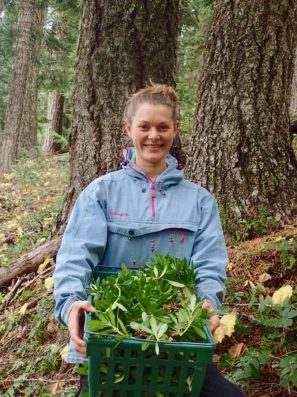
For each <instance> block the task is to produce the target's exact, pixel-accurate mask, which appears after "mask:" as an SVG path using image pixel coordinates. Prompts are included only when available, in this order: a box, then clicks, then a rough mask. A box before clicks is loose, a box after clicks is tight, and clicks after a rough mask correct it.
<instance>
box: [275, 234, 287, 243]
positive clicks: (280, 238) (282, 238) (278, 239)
mask: <svg viewBox="0 0 297 397" xmlns="http://www.w3.org/2000/svg"><path fill="white" fill-rule="evenodd" d="M283 240H285V238H284V237H283V236H277V237H276V238H275V240H274V242H275V243H279V242H280V241H283Z"/></svg>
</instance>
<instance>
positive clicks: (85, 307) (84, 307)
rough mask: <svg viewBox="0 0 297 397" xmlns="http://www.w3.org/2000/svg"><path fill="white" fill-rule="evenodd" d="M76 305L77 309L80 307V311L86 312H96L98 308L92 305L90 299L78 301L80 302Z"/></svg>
mask: <svg viewBox="0 0 297 397" xmlns="http://www.w3.org/2000/svg"><path fill="white" fill-rule="evenodd" d="M76 307H77V309H78V311H79V312H82V311H84V312H92V313H94V312H95V311H96V309H95V308H94V306H92V305H91V303H90V302H88V301H81V302H78V303H77V304H76Z"/></svg>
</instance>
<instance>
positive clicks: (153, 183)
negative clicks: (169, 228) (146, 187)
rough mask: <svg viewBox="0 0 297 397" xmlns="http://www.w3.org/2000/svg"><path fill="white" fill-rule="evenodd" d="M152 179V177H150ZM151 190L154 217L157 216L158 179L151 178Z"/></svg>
mask: <svg viewBox="0 0 297 397" xmlns="http://www.w3.org/2000/svg"><path fill="white" fill-rule="evenodd" d="M149 179H150V178H149ZM150 181H151V191H152V216H153V218H154V217H155V216H156V207H155V201H156V181H153V180H151V179H150Z"/></svg>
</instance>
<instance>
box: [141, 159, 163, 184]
mask: <svg viewBox="0 0 297 397" xmlns="http://www.w3.org/2000/svg"><path fill="white" fill-rule="evenodd" d="M135 162H136V165H137V167H138V168H140V169H141V171H143V173H144V174H145V175H146V176H148V177H149V178H150V179H153V180H155V179H157V178H158V176H159V175H161V174H162V172H164V171H165V170H166V168H167V165H166V161H165V160H164V163H161V164H147V163H144V162H143V161H141V160H140V159H138V158H137V157H136V159H135Z"/></svg>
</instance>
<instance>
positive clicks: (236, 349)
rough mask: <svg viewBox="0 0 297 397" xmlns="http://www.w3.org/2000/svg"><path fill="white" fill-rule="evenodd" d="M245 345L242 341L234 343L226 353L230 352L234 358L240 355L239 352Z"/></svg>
mask: <svg viewBox="0 0 297 397" xmlns="http://www.w3.org/2000/svg"><path fill="white" fill-rule="evenodd" d="M246 349H247V348H246V345H245V344H244V343H236V345H233V346H231V347H230V349H229V350H228V353H229V354H230V357H231V358H236V357H240V356H241V354H242V353H243V352H244V351H245V350H246Z"/></svg>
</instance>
